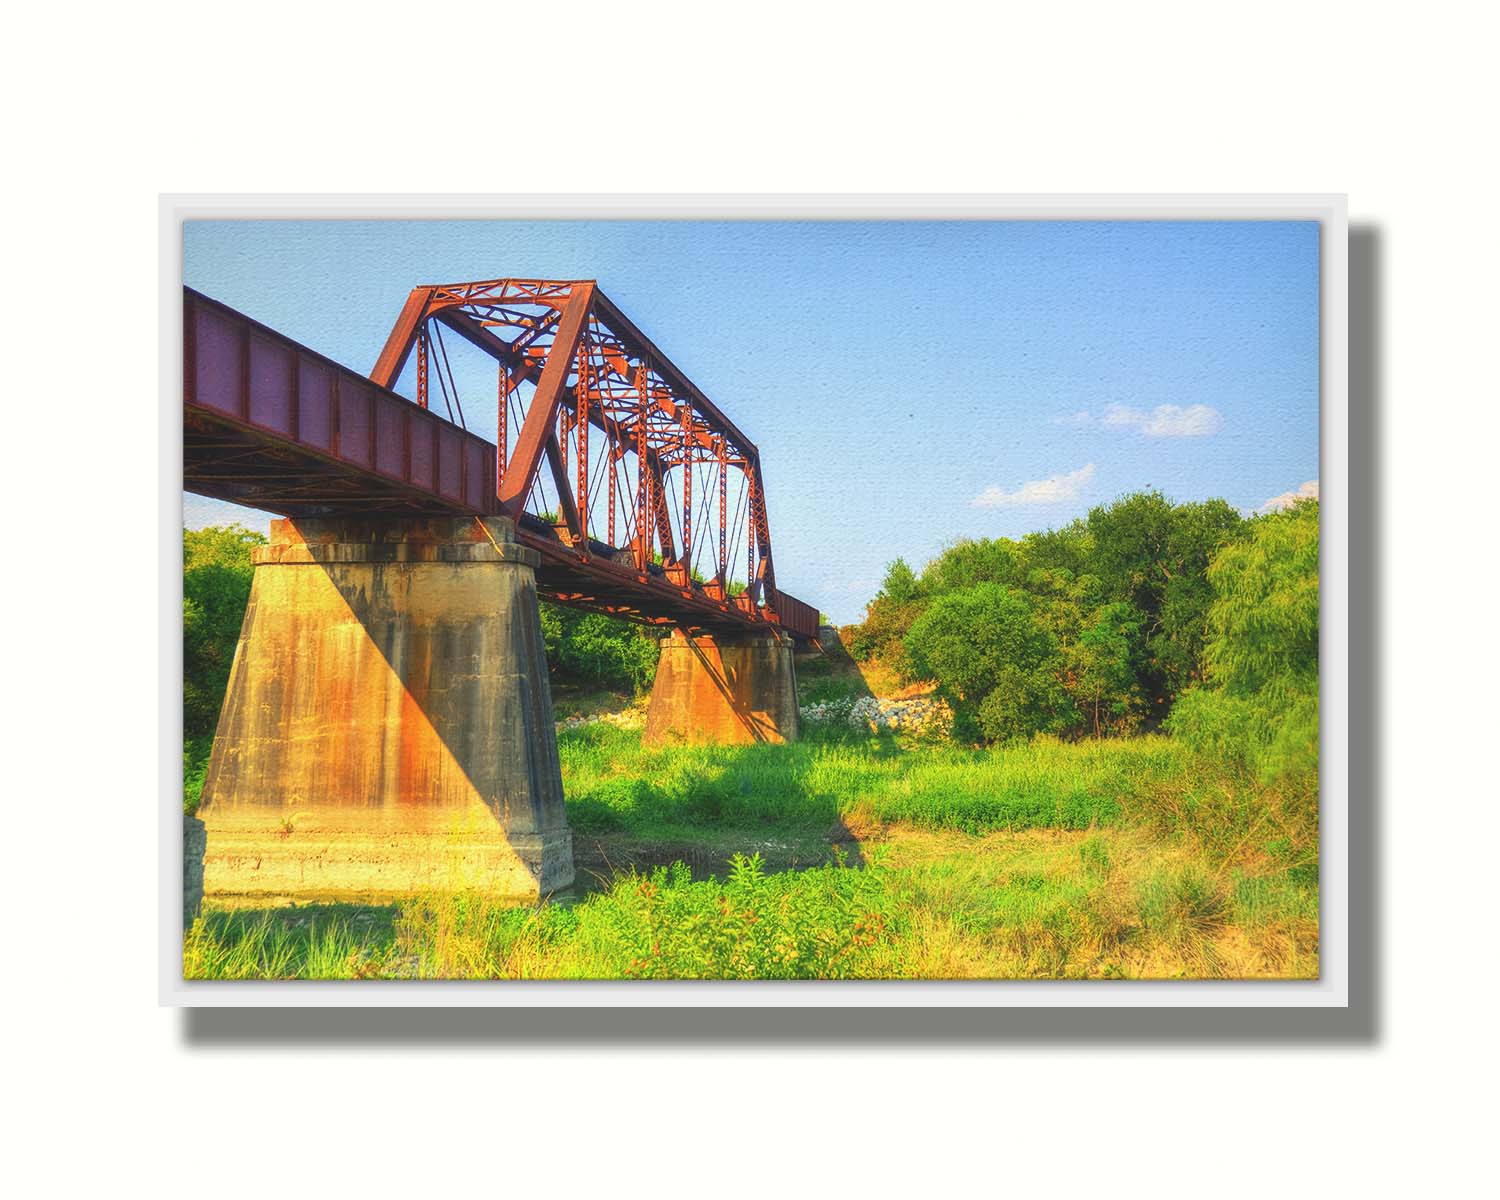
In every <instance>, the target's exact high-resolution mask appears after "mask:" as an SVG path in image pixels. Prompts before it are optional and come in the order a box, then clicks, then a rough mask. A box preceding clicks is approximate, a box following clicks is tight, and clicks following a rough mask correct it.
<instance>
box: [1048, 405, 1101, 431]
mask: <svg viewBox="0 0 1500 1200" xmlns="http://www.w3.org/2000/svg"><path fill="white" fill-rule="evenodd" d="M1093 419H1094V414H1093V413H1091V412H1089V410H1088V409H1084V410H1083V411H1082V412H1075V413H1064V414H1063V415H1061V416H1057V417H1053V418H1052V423H1053V424H1054V425H1068V426H1072V427H1074V428H1081V427H1082V426H1084V425H1088V424H1090V423H1091V422H1092V421H1093Z"/></svg>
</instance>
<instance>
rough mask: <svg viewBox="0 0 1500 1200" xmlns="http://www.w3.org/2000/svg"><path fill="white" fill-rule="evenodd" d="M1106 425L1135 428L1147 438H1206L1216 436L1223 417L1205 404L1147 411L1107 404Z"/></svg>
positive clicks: (1166, 406)
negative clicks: (1214, 434) (1210, 435)
mask: <svg viewBox="0 0 1500 1200" xmlns="http://www.w3.org/2000/svg"><path fill="white" fill-rule="evenodd" d="M1104 423H1105V424H1106V425H1116V426H1123V427H1125V428H1129V429H1139V430H1140V431H1141V432H1142V433H1144V434H1145V435H1146V436H1147V437H1207V436H1208V435H1209V434H1213V433H1218V432H1219V429H1220V427H1221V426H1222V425H1223V424H1224V418H1223V416H1222V415H1221V414H1220V412H1219V410H1218V409H1216V408H1210V407H1209V406H1208V405H1206V404H1189V405H1188V406H1187V407H1186V408H1179V407H1178V406H1177V405H1175V404H1158V405H1157V406H1156V407H1155V408H1153V409H1152V410H1151V411H1150V412H1146V411H1145V410H1144V409H1139V408H1129V407H1127V406H1126V405H1124V404H1111V405H1110V406H1109V407H1108V408H1106V409H1105V410H1104Z"/></svg>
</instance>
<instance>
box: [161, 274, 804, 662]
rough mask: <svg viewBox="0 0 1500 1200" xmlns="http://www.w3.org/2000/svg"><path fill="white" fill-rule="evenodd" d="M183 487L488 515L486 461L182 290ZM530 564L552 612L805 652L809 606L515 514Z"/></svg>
mask: <svg viewBox="0 0 1500 1200" xmlns="http://www.w3.org/2000/svg"><path fill="white" fill-rule="evenodd" d="M182 428H183V487H184V488H185V489H186V490H187V491H190V492H196V493H198V494H200V495H205V496H213V497H217V498H219V499H223V500H230V501H233V502H235V503H238V504H245V505H249V506H251V507H253V508H260V509H265V510H267V511H269V512H275V513H280V514H282V515H285V516H297V515H303V516H313V515H320V514H330V513H339V512H359V513H363V514H370V513H389V514H391V515H393V516H403V515H405V516H415V515H434V514H454V513H456V514H460V515H465V514H468V515H476V516H478V515H493V514H496V513H498V512H499V511H500V506H499V503H498V501H497V498H496V479H497V467H496V455H497V451H496V447H495V445H494V444H493V443H492V442H489V441H487V440H486V439H485V438H482V437H480V436H478V435H477V434H474V433H471V432H469V431H467V430H464V429H461V428H460V427H458V426H457V425H454V424H452V423H450V422H449V421H447V420H445V419H443V418H442V417H440V416H438V415H437V414H435V413H434V412H432V411H431V410H429V409H424V408H421V407H419V406H418V405H416V404H414V403H412V402H411V401H410V400H407V399H406V398H405V397H404V396H401V395H399V394H398V393H396V392H394V391H390V390H388V389H386V388H383V387H379V386H377V385H376V384H374V383H373V382H371V381H370V380H369V379H368V378H366V377H364V376H363V375H360V374H359V373H358V372H356V371H352V370H350V369H349V368H347V367H343V366H340V365H339V364H338V363H335V362H333V361H332V360H331V359H328V358H325V357H324V356H323V355H321V354H318V353H317V352H316V351H313V350H310V349H308V348H307V347H306V346H303V345H300V344H299V343H297V342H295V341H293V340H292V339H291V338H288V337H286V336H285V335H283V334H280V333H277V332H276V331H275V330H273V329H270V328H268V327H267V326H265V325H262V324H260V323H259V322H257V321H254V320H252V319H251V318H250V317H247V316H245V315H244V314H243V313H240V312H237V311H235V310H234V309H232V308H230V307H228V306H227V305H224V304H220V303H219V302H218V301H215V300H212V299H210V298H209V297H207V296H204V295H201V294H200V293H198V292H195V291H193V290H192V289H190V288H184V289H183V426H182ZM518 526H519V527H518V529H517V536H518V538H519V540H521V541H522V542H523V543H524V544H525V545H528V546H530V547H532V548H533V549H535V550H537V551H538V552H539V553H540V554H541V555H542V565H541V566H540V567H539V568H538V570H537V587H538V590H539V591H540V592H541V593H542V594H543V595H545V596H547V597H549V598H550V599H553V600H556V601H558V602H559V603H564V604H569V605H574V606H577V607H583V608H591V609H595V610H598V611H603V612H609V613H612V614H614V615H618V616H623V617H627V618H629V619H634V620H639V621H644V622H649V623H656V624H671V625H677V626H681V627H684V628H689V629H693V628H698V629H704V630H716V631H725V632H728V631H747V630H753V629H755V628H766V627H767V626H768V625H769V626H774V627H778V628H781V629H783V630H785V631H786V632H787V633H790V634H791V635H793V636H794V637H796V638H798V639H799V640H802V641H806V640H810V639H816V637H817V626H818V613H817V610H816V609H815V608H813V607H812V606H811V605H808V604H804V603H803V602H802V601H800V600H797V599H795V598H794V597H792V596H789V595H787V594H786V593H785V592H781V591H779V590H770V589H768V590H767V592H766V595H765V601H766V602H765V603H764V604H761V605H756V604H753V603H751V602H749V601H748V600H747V599H746V598H744V597H738V598H736V597H723V598H720V597H719V596H717V595H716V594H715V588H714V585H713V584H712V583H710V584H709V586H708V587H705V586H704V585H702V584H700V583H698V582H696V581H694V580H691V579H689V578H688V577H687V572H686V570H685V569H684V568H682V567H680V566H677V565H675V564H667V565H665V566H662V565H656V564H652V565H648V566H647V568H646V570H644V571H641V570H638V569H637V566H636V563H635V562H634V561H632V560H630V559H629V556H628V555H627V554H624V553H622V552H621V551H618V550H616V549H615V548H612V547H610V546H608V545H605V544H603V543H599V542H595V541H590V542H589V544H588V545H587V547H585V546H583V545H574V544H573V541H572V539H570V538H569V536H568V534H567V532H566V530H560V529H558V528H556V527H553V526H551V525H549V524H548V523H546V522H545V521H543V520H542V519H541V518H539V517H537V516H535V515H533V514H530V513H523V514H522V515H521V518H520V520H519V522H518Z"/></svg>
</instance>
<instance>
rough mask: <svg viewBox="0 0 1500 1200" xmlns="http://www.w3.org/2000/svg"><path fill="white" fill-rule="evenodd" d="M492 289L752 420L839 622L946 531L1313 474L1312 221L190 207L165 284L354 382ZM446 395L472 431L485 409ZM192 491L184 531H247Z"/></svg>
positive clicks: (791, 532)
mask: <svg viewBox="0 0 1500 1200" xmlns="http://www.w3.org/2000/svg"><path fill="white" fill-rule="evenodd" d="M503 276H522V277H541V278H560V279H575V278H589V279H597V280H598V281H599V284H600V286H601V287H602V288H603V289H604V291H605V292H606V293H608V295H609V296H610V297H611V298H612V299H613V300H614V301H615V302H616V303H617V304H618V305H619V306H620V307H621V308H622V309H624V311H625V312H626V313H628V314H629V315H630V317H631V318H632V319H633V320H634V321H635V323H636V324H637V325H638V326H639V327H640V328H641V329H642V330H643V331H644V332H645V333H646V334H647V335H648V336H649V337H651V338H652V340H653V341H655V342H656V344H657V345H658V346H660V347H661V349H662V350H663V351H665V352H666V353H667V354H668V355H669V356H670V357H671V358H672V360H673V361H674V362H675V363H676V364H677V365H678V366H679V367H680V368H682V370H683V371H684V372H686V374H687V375H688V377H689V378H691V379H692V380H693V381H694V382H695V383H696V384H697V385H698V386H699V387H700V388H701V389H702V390H703V391H704V393H705V394H706V395H708V396H709V397H710V398H712V399H713V400H714V401H715V402H716V403H717V404H718V405H719V406H720V407H721V408H722V409H723V410H724V411H725V412H726V413H727V414H728V415H729V416H730V417H731V419H733V420H734V421H735V422H736V424H738V425H739V427H740V428H741V429H742V430H744V432H745V433H746V434H747V435H748V436H749V437H750V438H751V439H752V440H753V441H754V442H755V443H756V444H757V445H758V446H759V448H760V452H761V462H762V467H763V470H764V474H765V481H766V489H767V500H768V504H769V509H770V520H771V532H772V536H773V546H774V549H775V553H776V572H777V579H778V582H779V583H780V584H781V586H783V587H784V588H786V589H787V590H788V591H790V592H791V593H793V594H794V595H796V596H799V597H801V598H802V599H804V600H806V601H808V602H809V603H811V604H815V605H817V606H818V607H820V608H821V609H822V610H823V611H824V612H827V613H828V614H830V615H831V616H832V618H833V619H834V620H835V621H836V622H838V623H844V622H848V621H853V620H857V619H858V617H859V615H860V613H861V611H862V610H863V607H864V604H865V602H866V601H867V600H868V599H869V598H870V596H871V595H872V594H873V593H874V591H875V590H876V588H878V586H879V583H880V579H881V577H882V575H883V574H884V569H885V566H886V564H887V563H889V562H890V561H891V560H893V559H894V558H896V557H897V556H898V555H899V556H902V557H905V558H906V560H907V561H908V562H909V563H911V564H912V566H913V567H915V568H917V569H920V568H921V565H922V564H923V563H924V562H926V561H927V560H928V559H930V558H932V557H933V556H934V555H936V554H937V553H939V552H940V551H941V550H942V549H943V547H944V546H946V545H948V544H950V543H952V542H953V541H955V540H957V539H959V538H964V537H970V538H978V537H996V536H1010V537H1014V536H1018V535H1020V534H1024V533H1026V532H1028V531H1030V530H1033V529H1046V528H1050V527H1053V526H1056V525H1059V524H1065V523H1067V522H1068V521H1070V520H1072V519H1073V518H1074V517H1077V516H1081V515H1083V514H1084V513H1086V512H1087V511H1088V509H1089V508H1090V507H1091V506H1093V505H1095V504H1098V503H1102V502H1107V501H1108V500H1110V499H1112V498H1114V497H1115V496H1119V495H1122V494H1124V493H1127V492H1131V491H1135V490H1138V489H1141V488H1147V487H1155V488H1159V489H1160V490H1161V491H1162V492H1164V493H1166V494H1167V495H1168V496H1169V497H1171V498H1173V499H1176V500H1201V499H1205V498H1207V497H1211V496H1222V497H1223V498H1225V499H1226V500H1228V501H1229V502H1230V503H1231V504H1234V505H1236V506H1238V507H1240V508H1242V509H1245V510H1247V511H1249V510H1253V509H1256V508H1259V507H1261V506H1263V505H1265V504H1267V503H1268V502H1276V501H1277V499H1278V498H1283V497H1285V496H1287V495H1289V494H1292V493H1296V492H1298V491H1299V489H1300V490H1302V491H1304V492H1306V491H1308V490H1309V489H1310V488H1313V487H1315V486H1316V480H1317V477H1318V230H1317V226H1316V224H1314V223H1312V222H1105V221H1097V222H1036V221H1009V222H1000V221H996V222H978V221H950V222H927V221H922V222H900V221H886V222H770V221H767V222H700V221H636V222H631V221H569V222H561V221H559V222H545V221H543V222H536V221H524V222H523V221H390V222H373V221H369V222H366V221H360V222H356V221H326V222H318V221H305V222H303V221H198V222H191V223H189V224H188V225H187V227H186V232H185V235H184V264H183V280H184V282H185V283H187V284H188V285H189V286H191V287H194V288H197V289H198V290H199V291H201V292H204V293H206V294H207V295H209V296H212V297H214V298H215V299H218V300H221V301H223V302H224V303H226V304H229V305H231V306H233V307H235V308H238V309H240V310H241V311H243V312H245V313H247V314H249V315H250V316H252V317H254V318H256V319H257V320H259V321H263V322H264V323H266V324H267V325H270V326H272V327H273V328H275V329H278V330H280V331H281V332H283V333H285V334H287V335H288V336H290V337H293V338H295V339H297V340H298V341H300V342H303V343H305V344H306V345H308V346H311V347H312V348H313V349H315V350H318V351H320V352H321V353H323V354H326V355H328V356H329V357H330V358H333V359H335V360H337V361H339V362H341V363H344V364H346V365H348V366H350V367H353V368H356V369H358V370H360V371H368V370H369V368H370V367H371V365H372V364H373V363H374V361H375V358H376V355H377V354H378V353H379V350H380V347H381V345H382V344H383V342H384V340H385V337H386V334H387V333H388V332H389V330H390V327H391V325H392V324H393V322H394V321H395V318H396V313H397V311H398V310H399V308H400V306H401V302H402V301H403V300H404V298H405V296H406V294H407V292H408V291H409V290H410V289H411V288H412V287H413V286H414V285H416V284H418V283H448V282H455V281H459V280H468V279H489V278H498V277H503ZM410 373H411V369H410V368H408V375H407V377H406V378H405V379H404V380H403V382H402V385H401V387H400V389H399V390H402V391H404V392H406V394H408V395H411V394H412V387H411V381H410ZM459 382H460V385H461V391H464V389H463V388H462V384H463V379H462V377H460V381H459ZM490 386H491V387H492V386H493V385H492V384H491V385H490ZM483 393H484V389H482V388H478V387H476V388H474V389H473V390H472V392H470V391H464V394H465V395H466V396H468V395H473V394H477V395H481V396H482V395H483ZM471 405H472V406H473V408H472V410H470V407H471ZM465 407H466V410H470V411H469V412H468V418H469V424H470V427H471V428H476V429H478V430H480V431H481V432H483V431H486V430H490V429H491V427H492V425H493V420H494V418H493V408H494V404H493V400H491V401H490V404H489V411H488V412H486V410H485V408H484V406H483V401H482V400H466V403H465ZM489 436H491V437H493V432H490V434H489ZM184 503H185V518H186V521H187V523H188V524H189V525H191V526H197V525H203V524H215V523H222V522H225V521H228V520H240V521H242V522H244V523H246V524H249V525H252V526H254V527H258V528H264V527H265V517H264V515H263V514H256V513H254V512H252V511H251V510H247V509H242V508H237V507H236V506H233V505H225V504H220V503H217V502H213V501H206V500H202V499H200V498H198V497H193V496H188V497H185V499H184Z"/></svg>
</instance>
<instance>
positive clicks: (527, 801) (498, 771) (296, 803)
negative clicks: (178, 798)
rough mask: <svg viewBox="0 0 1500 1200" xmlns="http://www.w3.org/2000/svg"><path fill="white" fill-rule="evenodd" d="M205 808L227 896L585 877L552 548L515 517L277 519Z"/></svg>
mask: <svg viewBox="0 0 1500 1200" xmlns="http://www.w3.org/2000/svg"><path fill="white" fill-rule="evenodd" d="M254 561H255V571H254V576H253V580H252V585H251V593H250V602H249V606H248V608H247V610H246V613H245V622H244V626H243V628H242V630H241V634H240V641H239V646H238V649H237V650H236V653H235V659H234V664H233V667H232V670H231V674H230V680H229V690H228V695H227V697H226V699H225V703H224V708H223V711H222V712H221V714H220V717H219V725H218V731H217V733H216V735H215V738H214V746H213V753H212V757H211V760H210V763H209V767H208V772H207V775H206V778H205V780H204V785H203V800H202V804H201V806H200V808H199V812H198V815H199V817H200V818H202V820H203V822H204V826H205V829H206V833H207V850H206V853H205V856H204V871H203V887H204V891H205V894H206V895H207V896H209V897H210V898H223V899H228V898H233V899H235V900H240V901H261V902H266V903H275V902H281V901H285V900H297V901H311V900H332V899H355V898H358V899H369V898H376V897H381V896H396V895H401V894H409V893H412V892H421V891H460V890H477V891H481V892H486V893H490V894H494V895H498V896H505V897H513V898H521V899H525V898H534V897H537V896H541V895H546V894H548V893H550V892H552V891H554V890H555V889H557V888H561V887H566V886H567V885H569V884H571V883H572V881H573V854H572V838H571V834H570V832H569V829H568V825H567V819H566V816H565V813H564V810H563V793H562V773H561V768H560V764H559V762H558V756H557V739H556V732H555V727H554V724H553V714H552V702H551V695H550V688H549V685H548V681H547V663H546V657H545V652H544V648H543V643H542V633H541V624H540V619H539V613H538V608H537V594H536V578H535V567H536V565H537V562H538V557H537V555H536V553H535V551H532V550H529V549H527V548H525V547H523V546H520V545H518V544H517V543H516V541H515V536H514V527H513V526H512V525H511V523H510V522H509V521H506V520H504V519H500V518H485V519H483V520H480V519H478V518H450V517H443V518H432V519H396V518H384V519H381V518H360V519H354V518H348V519H345V518H318V519H305V518H298V519H295V520H293V519H287V520H278V521H274V522H273V523H272V533H271V541H270V544H269V545H267V546H263V547H259V548H257V549H256V551H255V553H254Z"/></svg>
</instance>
